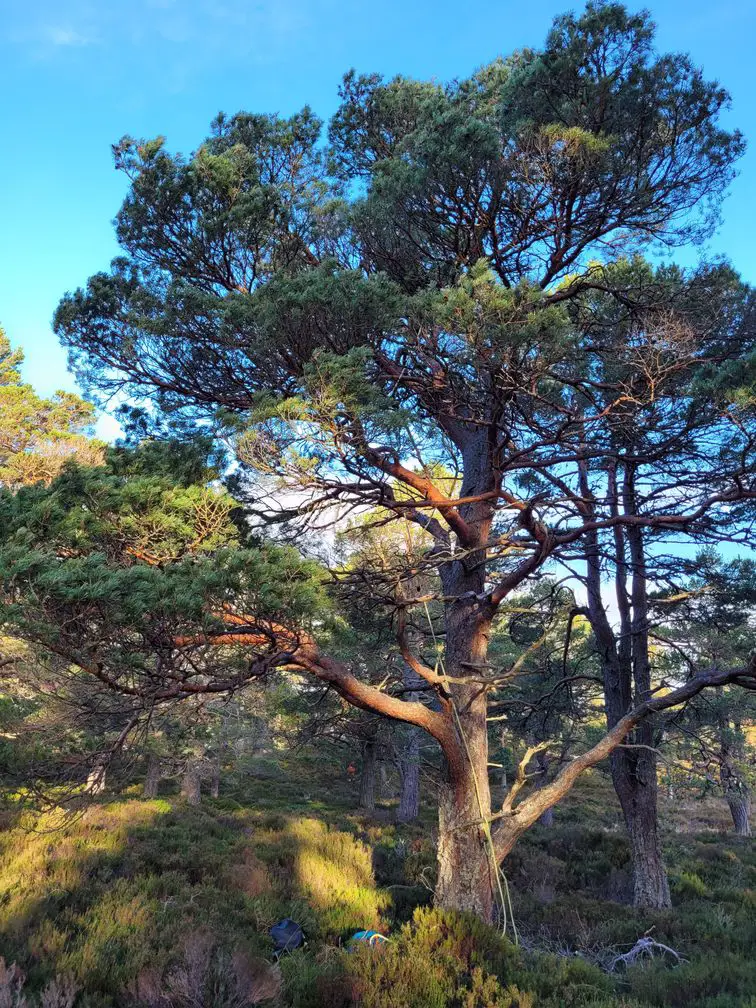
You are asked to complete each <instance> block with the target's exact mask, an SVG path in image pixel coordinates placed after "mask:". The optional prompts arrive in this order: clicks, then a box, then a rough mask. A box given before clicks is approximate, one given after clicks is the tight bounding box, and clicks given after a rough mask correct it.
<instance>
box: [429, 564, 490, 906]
mask: <svg viewBox="0 0 756 1008" xmlns="http://www.w3.org/2000/svg"><path fill="white" fill-rule="evenodd" d="M482 560H483V555H482V554H481V556H474V555H472V556H469V557H468V558H467V560H466V561H465V562H464V563H462V562H458V563H455V564H454V565H451V567H450V569H449V570H448V571H447V572H446V577H445V578H443V581H444V591H445V593H446V595H447V597H449V598H450V599H452V601H451V602H449V603H447V606H446V610H445V627H446V649H445V655H444V658H445V670H446V673H447V675H449V676H450V677H451V678H452V679H456V680H458V682H455V683H453V684H452V683H450V684H449V690H448V691H449V698H450V700H449V703H450V707H451V714H452V716H453V719H454V723H455V726H456V731H457V735H458V739H459V745H458V747H457V748H456V751H454V752H447V753H446V754H445V755H446V767H445V769H446V773H445V778H446V779H445V780H444V782H443V784H442V786H441V788H440V792H439V819H438V882H437V884H436V898H435V903H436V906H440V907H444V908H447V909H455V910H469V911H471V912H472V913H475V914H477V915H478V916H479V917H481V918H482V919H483V920H484V921H492V920H493V916H494V892H495V891H496V873H497V871H498V868H497V865H496V863H495V859H494V857H493V852H492V851H491V850H490V849H489V848H488V846H487V844H486V840H485V832H484V830H483V828H482V825H481V823H482V822H486V823H489V822H490V817H491V791H490V787H489V783H488V721H487V711H488V705H487V694H486V690H485V689H481V687H480V684H479V682H475V681H472V682H464V683H463V682H459V680H462V679H467V680H470V679H473V680H474V679H475V678H476V676H477V677H478V678H480V676H482V675H484V674H485V669H486V667H487V665H486V663H487V654H488V638H489V634H490V629H491V619H490V616H488V615H487V614H486V613H484V612H482V611H481V608H480V606H479V603H478V597H479V595H480V593H482V592H483V589H484V578H483V570H484V567H483V563H482Z"/></svg>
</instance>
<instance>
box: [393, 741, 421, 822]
mask: <svg viewBox="0 0 756 1008" xmlns="http://www.w3.org/2000/svg"><path fill="white" fill-rule="evenodd" d="M399 773H400V775H401V790H400V792H399V808H398V809H397V810H396V821H397V822H401V823H407V822H412V821H413V820H415V819H417V817H418V814H419V812H420V729H419V728H414V727H412V728H410V729H409V731H408V733H407V742H406V745H405V747H404V752H403V753H402V755H401V759H400V760H399Z"/></svg>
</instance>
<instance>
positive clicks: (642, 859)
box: [582, 470, 671, 907]
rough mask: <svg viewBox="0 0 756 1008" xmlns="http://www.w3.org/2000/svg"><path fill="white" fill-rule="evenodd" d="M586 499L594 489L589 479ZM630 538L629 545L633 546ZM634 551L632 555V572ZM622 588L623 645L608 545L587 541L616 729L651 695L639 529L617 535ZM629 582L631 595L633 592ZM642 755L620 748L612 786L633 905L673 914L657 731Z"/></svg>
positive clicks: (626, 493) (645, 738)
mask: <svg viewBox="0 0 756 1008" xmlns="http://www.w3.org/2000/svg"><path fill="white" fill-rule="evenodd" d="M582 478H583V483H582V488H583V492H584V493H585V495H586V498H587V499H589V497H590V488H589V486H588V483H587V478H586V476H585V473H583V477H582ZM607 478H608V489H609V497H610V505H611V512H612V515H613V516H614V517H616V516H618V514H619V499H618V491H617V480H616V473H615V472H614V471H613V470H610V471H609V473H608V477H607ZM632 480H633V474H632V473H629V474H628V473H626V475H625V480H624V486H623V494H622V505H623V510H624V513H626V514H632V513H633V512H634V509H635V503H634V490H633V484H632ZM626 539H627V542H626ZM626 547H627V548H629V553H630V564H629V567H628V564H627V558H626ZM614 548H615V558H614V559H615V588H616V594H617V606H618V609H619V615H620V628H619V640H618V639H617V636H616V634H615V632H614V630H613V629H612V626H611V624H610V623H609V620H608V618H607V615H606V609H605V608H604V603H603V599H602V584H601V546H600V543H599V540H598V536H597V534H596V533H595V532H594V533H590V534H589V535H588V536H586V567H587V581H586V585H587V588H588V610H589V613H590V620H591V626H592V628H593V632H594V635H595V638H596V645H597V649H598V651H599V655H600V658H601V667H602V674H603V680H604V702H605V708H606V721H607V727H608V728H609V729H612V728H614V726H615V725H616V724H617V723H618V722H619V721H620V720H621V719H622V718H623V717H624V716H625V714H627V712H628V711H629V710H630V709H631V708H632V706H633V694H634V693H635V699H636V700H637V701H641V700H643V699H646V698H647V697H648V696H649V694H650V686H651V684H650V664H649V654H648V613H647V608H648V607H647V591H646V570H645V558H644V553H643V539H642V533H641V532H640V531H639V530H637V529H634V528H633V527H632V526H630V527H629V528H628V530H627V531H626V532H623V530H622V529H621V528H620V526H619V525H617V526H615V529H614ZM628 577H630V580H631V590H630V592H629V593H628ZM627 742H628V743H629V744H630V745H634V746H637V747H638V748H634V749H616V750H615V751H614V752H613V753H612V755H611V760H610V764H611V770H612V783H613V784H614V790H615V791H616V793H617V797H618V799H619V802H620V806H621V808H622V814H623V817H624V820H625V825H626V827H627V832H628V836H629V839H630V856H631V861H632V871H633V903H634V905H635V906H639V907H668V906H670V904H671V900H670V895H669V884H668V882H667V874H666V871H665V868H664V862H663V860H662V854H661V844H660V843H659V827H658V812H657V779H656V753H655V752H654V751H653V748H652V747H653V727H652V725H651V724H650V723H649V722H644V723H643V724H641V725H639V726H638V727H637V728H636V730H635V732H634V733H633V735H632V736H631V738H629V739H628V740H627Z"/></svg>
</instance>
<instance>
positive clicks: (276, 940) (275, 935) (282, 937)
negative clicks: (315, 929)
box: [268, 917, 305, 956]
mask: <svg viewBox="0 0 756 1008" xmlns="http://www.w3.org/2000/svg"><path fill="white" fill-rule="evenodd" d="M268 934H269V935H270V937H271V938H272V939H273V944H274V945H275V950H276V956H281V955H283V954H284V952H291V951H292V949H298V948H301V947H302V946H303V945H304V943H305V936H304V931H303V930H302V928H301V927H300V926H299V924H297V922H296V921H293V920H291V918H289V917H285V918H284V919H283V920H282V921H279V922H278V924H274V925H273V927H272V928H271V929H270V931H269V932H268Z"/></svg>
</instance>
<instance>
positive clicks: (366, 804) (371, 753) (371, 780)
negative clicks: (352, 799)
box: [360, 739, 378, 812]
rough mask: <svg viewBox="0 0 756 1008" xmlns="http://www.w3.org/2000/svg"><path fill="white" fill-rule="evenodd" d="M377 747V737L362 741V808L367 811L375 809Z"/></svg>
mask: <svg viewBox="0 0 756 1008" xmlns="http://www.w3.org/2000/svg"><path fill="white" fill-rule="evenodd" d="M377 749H378V747H377V746H376V743H375V739H366V740H365V741H364V742H363V743H362V774H361V775H360V808H361V809H364V811H366V812H373V811H374V810H375V779H376V771H377Z"/></svg>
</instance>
